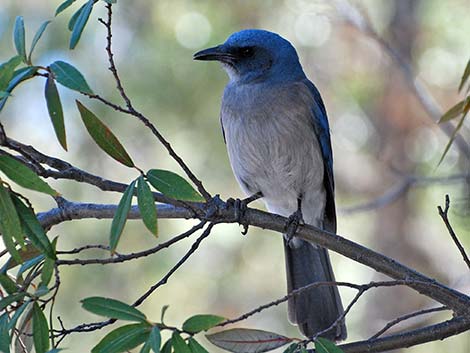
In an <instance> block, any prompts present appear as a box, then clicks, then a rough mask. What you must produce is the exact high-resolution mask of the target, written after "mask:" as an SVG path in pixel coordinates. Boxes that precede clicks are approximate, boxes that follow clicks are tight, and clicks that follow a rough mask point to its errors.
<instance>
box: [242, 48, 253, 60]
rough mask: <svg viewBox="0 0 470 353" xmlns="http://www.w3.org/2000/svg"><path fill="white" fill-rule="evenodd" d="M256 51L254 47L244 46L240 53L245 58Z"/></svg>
mask: <svg viewBox="0 0 470 353" xmlns="http://www.w3.org/2000/svg"><path fill="white" fill-rule="evenodd" d="M254 52H255V50H254V49H253V47H244V48H241V49H240V54H241V56H242V57H244V58H248V57H250V56H253V54H254Z"/></svg>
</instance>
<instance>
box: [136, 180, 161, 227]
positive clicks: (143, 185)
mask: <svg viewBox="0 0 470 353" xmlns="http://www.w3.org/2000/svg"><path fill="white" fill-rule="evenodd" d="M137 204H138V205H139V210H140V214H141V216H142V220H143V222H144V224H145V226H146V227H147V229H148V230H150V232H151V233H152V234H153V235H155V236H157V234H158V225H157V209H156V208H155V200H154V198H153V194H152V190H150V187H149V186H148V185H147V182H146V181H145V180H144V177H143V176H142V175H141V176H140V177H139V179H138V181H137Z"/></svg>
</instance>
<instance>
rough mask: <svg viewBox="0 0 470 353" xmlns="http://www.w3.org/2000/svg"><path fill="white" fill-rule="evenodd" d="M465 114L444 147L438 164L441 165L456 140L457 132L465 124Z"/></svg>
mask: <svg viewBox="0 0 470 353" xmlns="http://www.w3.org/2000/svg"><path fill="white" fill-rule="evenodd" d="M465 116H466V114H464V115H462V118H461V119H460V121H459V122H458V124H457V126H456V127H455V129H454V131H453V132H452V135H451V136H450V138H449V142H447V145H446V147H445V148H444V152H443V153H442V156H441V158H440V159H439V162H438V163H437V166H439V165H441V163H442V161H443V160H444V158H445V156H446V154H447V152H449V149H450V146H452V143H453V142H454V140H455V137H456V136H457V133H458V132H459V130H460V128H461V127H462V125H463V122H464V120H465Z"/></svg>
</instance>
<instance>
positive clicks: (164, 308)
mask: <svg viewBox="0 0 470 353" xmlns="http://www.w3.org/2000/svg"><path fill="white" fill-rule="evenodd" d="M169 307H170V306H169V305H163V306H162V311H161V313H160V322H161V323H162V324H163V319H164V318H165V313H166V311H167V310H168V308H169Z"/></svg>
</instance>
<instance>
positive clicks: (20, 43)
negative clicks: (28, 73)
mask: <svg viewBox="0 0 470 353" xmlns="http://www.w3.org/2000/svg"><path fill="white" fill-rule="evenodd" d="M13 41H14V43H15V48H16V51H17V53H18V55H19V56H21V59H22V60H23V61H24V62H26V47H25V34H24V21H23V17H22V16H17V17H16V20H15V26H14V27H13Z"/></svg>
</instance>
